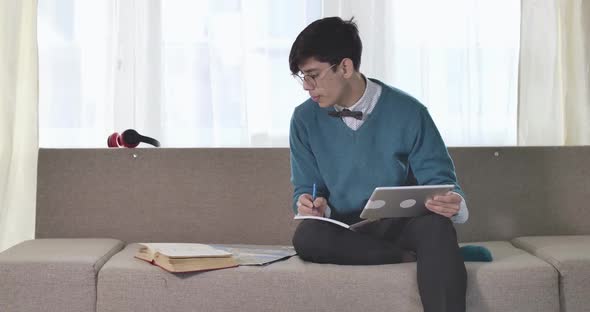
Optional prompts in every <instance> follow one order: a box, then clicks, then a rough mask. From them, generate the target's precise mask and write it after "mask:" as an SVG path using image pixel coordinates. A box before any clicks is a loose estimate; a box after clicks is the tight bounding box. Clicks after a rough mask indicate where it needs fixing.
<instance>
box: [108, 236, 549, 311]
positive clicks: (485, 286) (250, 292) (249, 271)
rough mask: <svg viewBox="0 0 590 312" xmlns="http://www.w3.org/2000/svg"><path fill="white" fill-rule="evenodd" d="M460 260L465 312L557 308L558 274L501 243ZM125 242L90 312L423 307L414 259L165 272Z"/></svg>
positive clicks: (488, 244) (292, 261)
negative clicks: (486, 259) (487, 257)
mask: <svg viewBox="0 0 590 312" xmlns="http://www.w3.org/2000/svg"><path fill="white" fill-rule="evenodd" d="M477 244H480V245H484V246H486V247H488V248H489V249H490V250H491V251H492V253H493V255H494V257H495V260H494V261H493V262H490V263H467V270H468V276H469V280H468V284H469V289H468V297H467V304H468V310H470V311H535V312H536V311H559V299H558V293H557V291H558V289H557V276H558V275H557V272H556V270H555V269H554V268H553V267H552V266H551V265H549V264H548V263H546V262H544V261H542V260H540V259H538V258H535V257H534V256H532V255H530V254H528V253H526V252H524V251H522V250H520V249H517V248H515V247H513V246H512V245H511V244H510V243H508V242H486V243H477ZM137 249H138V245H137V244H130V245H128V246H126V248H125V249H123V250H122V251H121V252H120V253H118V254H116V255H115V256H113V257H112V258H111V259H110V260H109V261H108V262H107V263H106V264H105V265H104V267H103V268H102V270H101V271H100V272H99V276H98V290H97V292H98V298H97V311H99V312H107V311H109V312H110V311H143V312H149V311H412V312H413V311H422V304H421V303H420V296H419V294H418V287H417V282H416V264H415V263H404V264H393V265H376V266H341V265H329V264H321V265H320V264H314V263H309V262H304V261H302V260H301V259H299V258H298V257H292V258H290V259H288V260H286V261H282V262H277V263H273V264H270V265H268V266H263V267H238V268H230V269H224V270H217V271H209V272H201V273H184V274H176V275H175V274H171V273H168V272H165V271H164V270H162V269H160V268H159V267H156V266H152V265H149V264H148V263H146V262H144V261H142V260H138V259H135V258H134V257H133V256H134V254H135V252H136V251H137Z"/></svg>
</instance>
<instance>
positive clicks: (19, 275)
mask: <svg viewBox="0 0 590 312" xmlns="http://www.w3.org/2000/svg"><path fill="white" fill-rule="evenodd" d="M123 247H124V243H123V242H122V241H119V240H116V239H108V238H106V239H101V238H89V239H37V240H29V241H25V242H23V243H21V244H18V245H16V246H14V247H12V248H9V249H8V250H6V251H4V252H2V253H0V281H2V282H1V283H0V311H95V310H96V278H97V275H98V271H100V269H101V268H102V266H103V265H104V264H105V262H106V261H108V259H110V258H111V257H112V256H113V255H114V254H116V253H117V252H119V251H120V250H121V249H122V248H123Z"/></svg>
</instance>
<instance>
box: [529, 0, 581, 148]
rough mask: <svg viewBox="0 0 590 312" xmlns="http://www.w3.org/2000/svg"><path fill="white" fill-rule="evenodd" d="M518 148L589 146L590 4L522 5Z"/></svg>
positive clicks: (576, 0) (534, 0)
mask: <svg viewBox="0 0 590 312" xmlns="http://www.w3.org/2000/svg"><path fill="white" fill-rule="evenodd" d="M522 11H523V14H522V41H521V47H522V48H521V49H522V52H521V63H520V85H519V87H520V94H519V97H520V105H519V120H518V121H519V130H518V139H519V142H518V143H519V145H581V144H590V3H589V2H588V1H586V0H547V1H538V0H523V1H522Z"/></svg>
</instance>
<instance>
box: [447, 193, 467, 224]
mask: <svg viewBox="0 0 590 312" xmlns="http://www.w3.org/2000/svg"><path fill="white" fill-rule="evenodd" d="M453 193H455V194H457V195H459V197H461V207H460V208H459V212H457V214H456V215H454V216H452V217H451V221H453V223H465V222H467V219H469V210H468V209H467V204H466V203H465V199H464V198H463V196H461V194H459V193H457V192H453Z"/></svg>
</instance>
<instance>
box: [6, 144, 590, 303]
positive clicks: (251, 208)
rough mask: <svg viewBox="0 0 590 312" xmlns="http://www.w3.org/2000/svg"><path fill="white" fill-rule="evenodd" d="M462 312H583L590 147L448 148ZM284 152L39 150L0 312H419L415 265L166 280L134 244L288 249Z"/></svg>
mask: <svg viewBox="0 0 590 312" xmlns="http://www.w3.org/2000/svg"><path fill="white" fill-rule="evenodd" d="M450 153H451V155H452V157H453V159H454V160H455V164H456V167H457V174H458V177H459V180H460V183H461V184H462V186H463V188H464V190H465V192H466V194H467V200H468V204H469V208H470V219H469V222H468V223H466V224H461V225H456V228H457V230H458V233H459V237H460V240H461V241H462V242H475V243H476V244H481V245H484V246H487V247H488V248H489V249H490V250H491V252H492V254H493V256H494V261H493V262H489V263H467V264H466V266H467V271H468V291H467V306H468V310H469V311H490V312H491V311H511V312H512V311H519V312H523V311H535V312H538V311H568V312H573V311H590V296H588V295H590V147H501V148H495V147H475V148H451V149H450ZM291 196H292V195H291V186H290V182H289V151H288V149H283V148H273V149H266V148H252V149H147V148H146V149H135V150H133V149H116V150H108V149H41V150H40V153H39V173H38V191H37V217H36V239H35V240H31V241H27V242H24V243H21V244H19V245H17V246H14V247H13V248H10V249H8V250H7V251H5V252H3V253H1V254H0V311H10V312H12V311H60V312H63V311H99V312H107V311H143V312H149V311H421V310H422V306H421V303H420V298H419V295H418V290H417V284H416V265H415V264H414V263H404V264H394V265H378V266H339V265H320V264H314V263H306V262H303V261H301V260H300V259H299V258H297V257H293V258H291V259H289V260H287V261H283V262H279V263H274V264H271V265H269V266H266V267H239V268H234V269H226V270H219V271H210V272H204V273H189V274H179V275H173V274H170V273H167V272H164V271H163V270H161V269H159V268H157V267H155V266H150V265H147V264H146V263H145V262H142V261H140V260H137V259H134V258H133V254H134V252H135V250H136V248H137V245H135V244H134V243H137V242H145V241H158V242H203V243H234V244H235V243H238V244H239V243H243V244H275V245H290V244H291V235H292V233H293V230H294V229H295V227H296V224H297V223H296V222H295V221H293V220H292V212H291V208H290V207H291Z"/></svg>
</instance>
